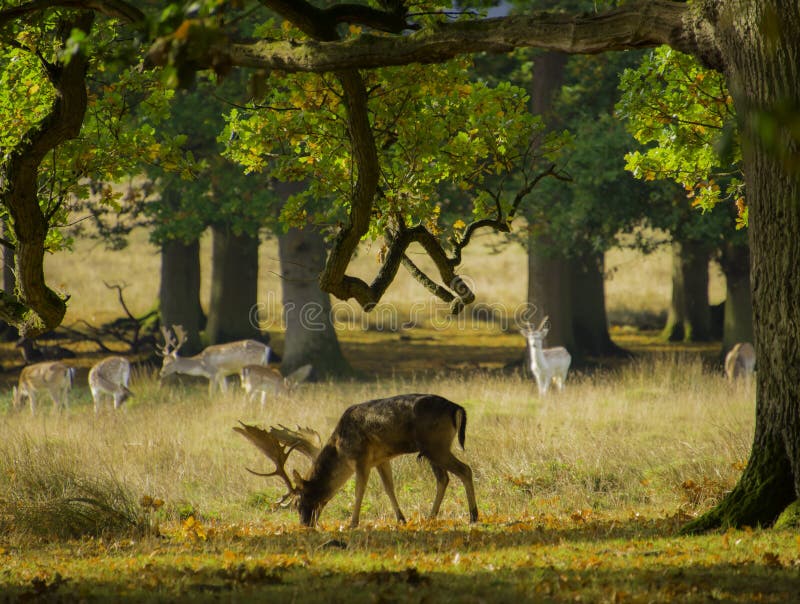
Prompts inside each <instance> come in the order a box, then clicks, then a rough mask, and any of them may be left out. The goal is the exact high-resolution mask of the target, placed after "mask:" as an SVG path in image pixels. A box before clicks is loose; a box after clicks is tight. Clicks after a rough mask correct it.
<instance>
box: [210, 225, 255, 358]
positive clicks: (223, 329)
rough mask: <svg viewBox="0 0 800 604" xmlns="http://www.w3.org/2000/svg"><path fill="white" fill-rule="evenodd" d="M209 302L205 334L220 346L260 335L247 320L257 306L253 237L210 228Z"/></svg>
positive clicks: (211, 341)
mask: <svg viewBox="0 0 800 604" xmlns="http://www.w3.org/2000/svg"><path fill="white" fill-rule="evenodd" d="M211 231H212V233H213V252H212V259H211V264H212V266H211V300H210V302H209V305H208V325H207V326H206V335H207V336H208V341H209V343H210V344H221V343H224V342H233V341H236V340H243V339H247V338H256V339H262V338H263V335H262V334H261V332H260V331H259V329H258V325H255V324H254V323H253V322H252V320H251V315H252V311H253V309H254V308H255V307H256V305H257V304H258V245H259V241H258V238H257V237H252V236H250V235H247V234H246V233H243V234H241V235H237V234H235V233H234V232H233V231H232V230H231V229H230V228H229V227H227V226H216V225H215V226H212V227H211Z"/></svg>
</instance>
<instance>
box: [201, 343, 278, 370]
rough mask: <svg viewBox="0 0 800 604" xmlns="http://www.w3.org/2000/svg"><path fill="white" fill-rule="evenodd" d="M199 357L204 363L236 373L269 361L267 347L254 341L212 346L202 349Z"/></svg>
mask: <svg viewBox="0 0 800 604" xmlns="http://www.w3.org/2000/svg"><path fill="white" fill-rule="evenodd" d="M200 357H201V358H202V359H203V360H204V361H210V362H211V363H213V365H214V366H215V367H216V368H218V369H221V370H223V371H231V372H232V373H238V372H239V371H240V370H241V368H242V367H243V366H245V365H266V364H267V362H268V361H269V346H267V345H266V344H262V343H261V342H257V341H256V340H241V341H239V342H231V343H229V344H214V345H213V346H209V347H207V348H206V349H204V350H203V352H201V353H200Z"/></svg>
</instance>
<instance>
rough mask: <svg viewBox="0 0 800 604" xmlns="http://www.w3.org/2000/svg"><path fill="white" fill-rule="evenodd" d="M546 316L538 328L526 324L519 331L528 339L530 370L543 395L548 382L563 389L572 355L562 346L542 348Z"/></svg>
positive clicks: (546, 330) (545, 331) (545, 334)
mask: <svg viewBox="0 0 800 604" xmlns="http://www.w3.org/2000/svg"><path fill="white" fill-rule="evenodd" d="M547 319H548V318H547V317H545V318H544V319H543V320H542V322H541V323H540V324H539V327H538V329H534V328H533V326H532V325H526V326H525V327H523V328H522V329H520V330H519V332H520V333H521V334H522V335H523V336H524V337H525V338H526V339H527V340H528V350H529V352H530V356H531V372H532V373H533V375H534V377H535V378H536V385H537V386H538V387H539V394H540V395H542V396H544V395H545V394H547V390H548V389H549V388H550V384H551V383H552V382H555V384H556V387H557V388H558V389H559V391H560V390H563V389H564V382H565V381H566V379H567V372H568V371H569V366H570V363H572V355H570V353H569V352H567V349H566V348H564V347H563V346H557V347H555V348H544V347H543V342H544V338H545V336H547V332H548V331H550V328H549V327H548V326H547Z"/></svg>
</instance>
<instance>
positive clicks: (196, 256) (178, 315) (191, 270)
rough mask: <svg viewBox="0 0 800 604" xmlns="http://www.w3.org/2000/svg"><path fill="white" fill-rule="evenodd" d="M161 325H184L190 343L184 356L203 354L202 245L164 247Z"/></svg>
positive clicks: (174, 243)
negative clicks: (201, 334) (201, 338)
mask: <svg viewBox="0 0 800 604" xmlns="http://www.w3.org/2000/svg"><path fill="white" fill-rule="evenodd" d="M158 299H159V312H160V320H161V325H163V326H165V327H170V328H171V327H172V326H173V325H182V326H183V328H184V329H185V330H186V335H187V337H188V340H187V341H186V344H184V345H183V347H182V348H181V354H182V355H192V354H196V353H198V352H200V350H201V349H202V344H201V342H200V331H201V330H202V329H203V327H204V324H205V316H204V315H203V309H202V307H201V306H200V242H199V241H198V240H196V239H195V240H194V241H191V242H189V243H184V242H183V241H178V240H170V241H166V242H164V243H163V244H162V245H161V286H160V288H159V292H158Z"/></svg>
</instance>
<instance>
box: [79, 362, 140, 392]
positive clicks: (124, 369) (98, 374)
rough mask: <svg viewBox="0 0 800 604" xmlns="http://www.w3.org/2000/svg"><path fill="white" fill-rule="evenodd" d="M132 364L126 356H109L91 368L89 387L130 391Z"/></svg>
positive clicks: (105, 390)
mask: <svg viewBox="0 0 800 604" xmlns="http://www.w3.org/2000/svg"><path fill="white" fill-rule="evenodd" d="M130 377H131V364H130V362H128V359H126V358H124V357H119V356H114V357H108V358H105V359H103V360H102V361H100V362H99V363H96V364H95V365H94V367H92V368H91V369H90V370H89V387H90V388H91V389H92V390H101V391H104V392H111V393H115V392H128V393H129V392H130V391H129V390H128V382H129V381H130Z"/></svg>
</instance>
